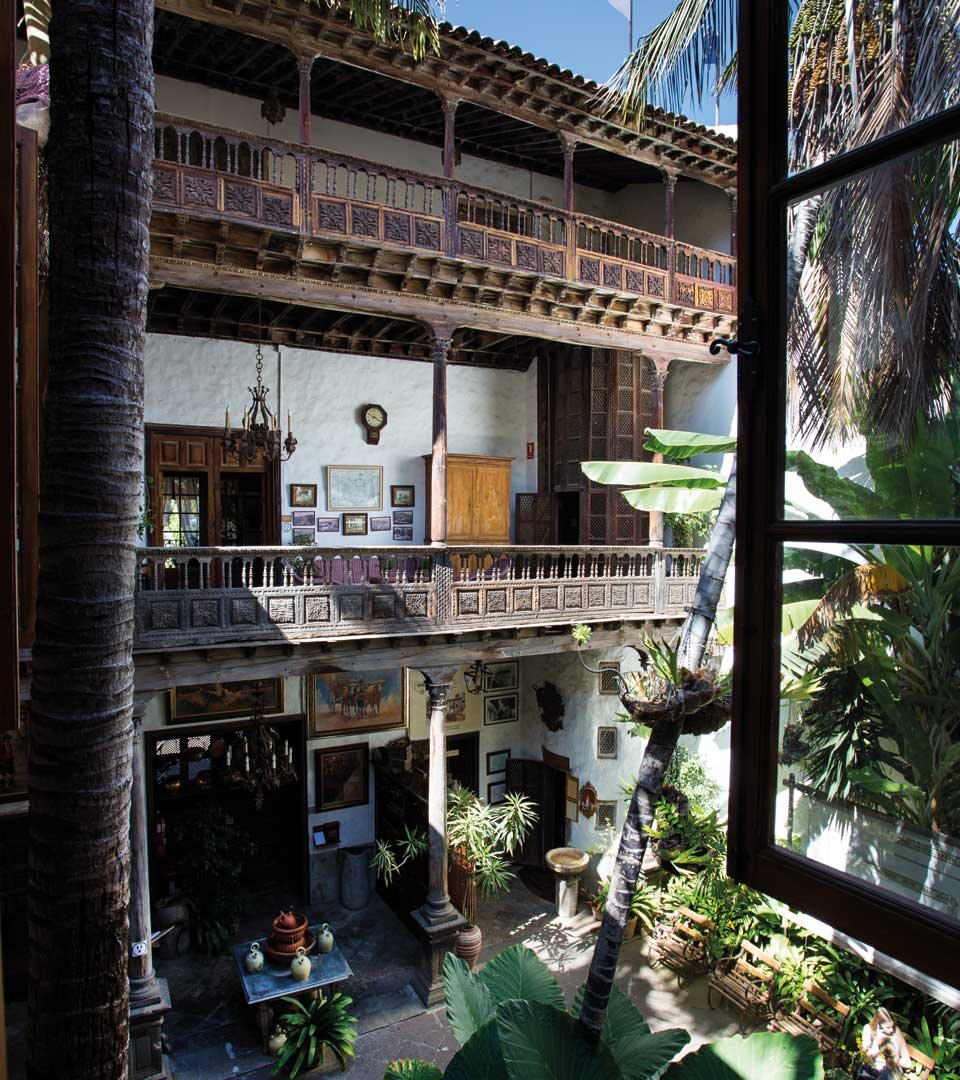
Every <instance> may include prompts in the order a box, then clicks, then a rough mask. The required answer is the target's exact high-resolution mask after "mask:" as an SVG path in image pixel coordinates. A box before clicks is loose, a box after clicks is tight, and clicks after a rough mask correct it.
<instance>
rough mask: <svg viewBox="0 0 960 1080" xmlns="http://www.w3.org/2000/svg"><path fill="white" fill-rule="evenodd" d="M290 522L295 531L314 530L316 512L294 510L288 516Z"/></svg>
mask: <svg viewBox="0 0 960 1080" xmlns="http://www.w3.org/2000/svg"><path fill="white" fill-rule="evenodd" d="M290 520H291V521H292V523H293V527H294V528H295V529H316V527H317V512H316V510H294V511H293V513H292V514H291V515H290Z"/></svg>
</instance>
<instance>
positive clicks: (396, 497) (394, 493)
mask: <svg viewBox="0 0 960 1080" xmlns="http://www.w3.org/2000/svg"><path fill="white" fill-rule="evenodd" d="M390 505H391V506H416V505H417V489H416V488H415V487H414V486H413V484H391V485H390Z"/></svg>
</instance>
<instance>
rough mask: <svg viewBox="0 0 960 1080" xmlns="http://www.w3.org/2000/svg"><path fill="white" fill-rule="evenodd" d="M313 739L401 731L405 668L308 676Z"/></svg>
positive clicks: (311, 735) (310, 723) (308, 697)
mask: <svg viewBox="0 0 960 1080" xmlns="http://www.w3.org/2000/svg"><path fill="white" fill-rule="evenodd" d="M307 717H308V721H309V726H310V737H311V738H313V737H315V736H318V735H342V734H343V733H344V732H359V731H386V730H388V729H390V728H402V727H403V726H404V723H405V719H406V708H405V700H404V680H403V668H391V669H390V670H387V671H356V672H352V671H338V672H335V673H333V674H324V675H308V676H307Z"/></svg>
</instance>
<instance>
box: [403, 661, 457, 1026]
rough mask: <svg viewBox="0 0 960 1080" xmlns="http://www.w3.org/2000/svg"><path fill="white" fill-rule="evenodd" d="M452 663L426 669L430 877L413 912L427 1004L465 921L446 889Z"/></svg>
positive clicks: (419, 987)
mask: <svg viewBox="0 0 960 1080" xmlns="http://www.w3.org/2000/svg"><path fill="white" fill-rule="evenodd" d="M456 673H457V669H456V668H424V669H422V670H421V672H420V674H421V675H422V676H423V678H424V681H425V683H426V687H427V694H428V696H429V700H430V778H429V786H428V789H427V829H428V834H429V836H428V843H429V865H430V871H429V872H430V877H429V884H428V888H427V899H426V902H425V903H424V905H423V907H421V908H420V909H419V910H417V911H415V912H413V917H414V919H415V920H416V922H417V923H418V924H419V926H420V928H421V930H422V932H423V949H422V953H421V963H420V967H419V968H418V970H417V972H416V974H415V976H414V978H413V987H414V989H415V990H416V991H417V993H418V994H419V996H420V998H421V1000H422V1001H423V1002H424V1004H426V1005H433V1004H436V1003H437V1002H439V1001H440V1000H442V998H443V960H444V957H445V956H446V954H447V953H448V952H449V951H450V950H451V949H452V948H453V947H454V945H455V943H456V936H457V931H458V930H460V929H461V928H462V927H463V926H465V925H466V921H465V920H464V918H463V916H462V915H461V914H460V912H458V911H457V909H456V908H455V907H454V906H453V904H451V903H450V893H449V892H448V890H447V695H448V694H449V692H450V685H451V683H452V682H453V679H454V676H455V675H456Z"/></svg>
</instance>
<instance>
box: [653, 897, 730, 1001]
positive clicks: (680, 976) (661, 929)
mask: <svg viewBox="0 0 960 1080" xmlns="http://www.w3.org/2000/svg"><path fill="white" fill-rule="evenodd" d="M715 929H716V926H715V925H714V923H713V922H712V920H710V919H708V918H707V917H706V915H698V914H697V912H695V911H691V910H690V908H687V907H678V908H677V910H676V911H675V912H674V913H673V916H672V917H671V918H670V919H669V920H667V921H665V922H659V923H657V925H656V926H655V927H654V928H653V940H652V943H651V948H650V963H651V964H652V965H654V966H656V965H657V964H662V965H663V967H668V968H670V969H671V971H675V972H676V974H677V982H678V983H679V985H680V986H683V984H684V980H689V979H691V978H693V976H694V975H702V974H704V973H705V972H707V971H709V970H710V966H711V961H710V949H709V943H710V934H711V933H712V932H713V931H714V930H715Z"/></svg>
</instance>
